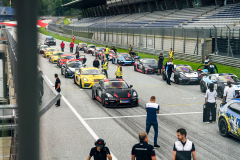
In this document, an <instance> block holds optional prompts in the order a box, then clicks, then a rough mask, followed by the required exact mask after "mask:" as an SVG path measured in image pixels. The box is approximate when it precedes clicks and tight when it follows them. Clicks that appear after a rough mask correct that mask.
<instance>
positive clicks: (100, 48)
mask: <svg viewBox="0 0 240 160" xmlns="http://www.w3.org/2000/svg"><path fill="white" fill-rule="evenodd" d="M97 50H99V51H102V50H105V48H104V47H98V49H97Z"/></svg>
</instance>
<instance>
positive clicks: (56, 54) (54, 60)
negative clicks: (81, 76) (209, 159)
mask: <svg viewBox="0 0 240 160" xmlns="http://www.w3.org/2000/svg"><path fill="white" fill-rule="evenodd" d="M63 54H64V53H63V52H60V51H55V52H53V53H52V54H51V55H50V56H49V62H52V63H57V61H58V58H60V57H61V55H63Z"/></svg>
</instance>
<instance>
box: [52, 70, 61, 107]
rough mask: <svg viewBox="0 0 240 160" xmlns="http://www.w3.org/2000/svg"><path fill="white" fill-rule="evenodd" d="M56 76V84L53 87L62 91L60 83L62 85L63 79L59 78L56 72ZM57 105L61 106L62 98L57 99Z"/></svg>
mask: <svg viewBox="0 0 240 160" xmlns="http://www.w3.org/2000/svg"><path fill="white" fill-rule="evenodd" d="M54 77H55V79H56V81H55V85H54V86H53V87H55V90H56V91H57V92H58V93H60V92H61V88H60V85H61V81H60V79H59V78H58V74H54ZM55 105H56V107H59V106H60V98H59V100H58V101H57V103H56V104H55Z"/></svg>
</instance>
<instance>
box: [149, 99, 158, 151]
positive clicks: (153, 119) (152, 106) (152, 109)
mask: <svg viewBox="0 0 240 160" xmlns="http://www.w3.org/2000/svg"><path fill="white" fill-rule="evenodd" d="M155 102H156V97H155V96H152V97H151V98H150V103H147V104H146V106H145V109H146V112H147V119H146V132H147V134H148V133H149V131H150V128H151V126H153V129H154V132H155V133H154V147H156V148H159V147H160V146H159V145H158V144H157V138H158V121H157V114H159V110H160V107H159V104H157V103H155Z"/></svg>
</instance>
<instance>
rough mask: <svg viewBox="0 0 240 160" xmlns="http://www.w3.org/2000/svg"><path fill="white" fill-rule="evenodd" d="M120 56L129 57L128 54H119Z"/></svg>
mask: <svg viewBox="0 0 240 160" xmlns="http://www.w3.org/2000/svg"><path fill="white" fill-rule="evenodd" d="M119 56H120V57H124V58H130V57H131V56H130V54H119Z"/></svg>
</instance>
